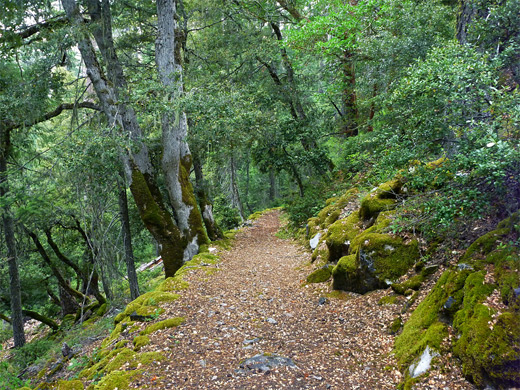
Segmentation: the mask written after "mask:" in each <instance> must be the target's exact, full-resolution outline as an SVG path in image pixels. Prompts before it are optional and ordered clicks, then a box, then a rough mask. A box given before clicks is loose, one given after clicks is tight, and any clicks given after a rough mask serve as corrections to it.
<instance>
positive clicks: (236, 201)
mask: <svg viewBox="0 0 520 390" xmlns="http://www.w3.org/2000/svg"><path fill="white" fill-rule="evenodd" d="M229 165H230V167H229V169H230V171H231V183H230V184H231V188H230V189H231V203H232V204H233V206H234V207H236V208H237V209H238V214H239V215H240V219H241V220H242V222H244V221H245V219H246V217H245V215H244V206H243V205H242V201H241V200H240V193H239V192H238V186H237V177H236V176H237V174H236V166H235V156H234V153H233V151H231V158H230V164H229Z"/></svg>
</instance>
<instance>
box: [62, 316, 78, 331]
mask: <svg viewBox="0 0 520 390" xmlns="http://www.w3.org/2000/svg"><path fill="white" fill-rule="evenodd" d="M75 321H76V316H75V315H74V314H67V315H66V316H65V317H63V320H62V321H61V324H60V328H61V329H69V328H71V327H72V325H74V323H75Z"/></svg>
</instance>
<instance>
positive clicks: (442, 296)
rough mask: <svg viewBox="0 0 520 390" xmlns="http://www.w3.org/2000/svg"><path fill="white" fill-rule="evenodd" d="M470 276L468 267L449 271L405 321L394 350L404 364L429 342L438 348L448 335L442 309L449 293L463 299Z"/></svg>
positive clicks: (458, 299) (407, 363) (402, 365)
mask: <svg viewBox="0 0 520 390" xmlns="http://www.w3.org/2000/svg"><path fill="white" fill-rule="evenodd" d="M467 276H468V272H467V271H462V272H457V271H446V272H444V273H443V274H442V276H441V277H440V279H439V280H438V281H437V283H436V285H435V287H434V288H433V289H432V291H431V292H430V293H429V294H428V295H427V296H426V298H425V299H424V300H423V301H422V302H421V303H420V304H419V306H418V307H417V309H415V311H414V312H413V313H412V315H411V317H410V319H409V320H408V321H407V322H406V323H405V325H404V327H403V331H402V333H401V335H400V336H399V337H398V338H397V339H396V341H395V345H394V352H395V355H396V358H397V360H398V363H399V366H400V367H401V368H403V369H404V368H408V366H409V365H410V364H411V363H412V361H413V360H414V359H415V358H416V357H417V356H419V355H420V354H421V353H422V352H423V351H424V349H425V348H426V346H427V345H428V346H430V348H432V349H435V350H439V349H440V346H441V342H442V340H443V339H444V337H445V336H446V335H447V328H446V324H445V323H443V322H442V321H441V317H440V314H441V311H442V308H443V306H444V304H445V303H446V302H447V300H448V298H449V297H450V296H455V297H456V298H455V301H456V302H459V303H458V304H459V305H460V302H461V300H462V299H461V291H462V288H463V286H464V282H465V280H466V278H467Z"/></svg>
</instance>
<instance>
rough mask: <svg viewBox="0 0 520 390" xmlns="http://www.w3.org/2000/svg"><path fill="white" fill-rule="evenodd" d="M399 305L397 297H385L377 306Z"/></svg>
mask: <svg viewBox="0 0 520 390" xmlns="http://www.w3.org/2000/svg"><path fill="white" fill-rule="evenodd" d="M397 303H398V299H397V295H385V296H384V297H382V298H381V299H380V300H379V301H378V302H377V304H378V305H381V306H385V305H396V304H397Z"/></svg>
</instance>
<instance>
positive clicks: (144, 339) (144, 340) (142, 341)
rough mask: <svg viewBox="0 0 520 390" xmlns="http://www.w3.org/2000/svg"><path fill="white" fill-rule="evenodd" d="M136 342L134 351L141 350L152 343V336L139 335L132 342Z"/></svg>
mask: <svg viewBox="0 0 520 390" xmlns="http://www.w3.org/2000/svg"><path fill="white" fill-rule="evenodd" d="M132 343H133V344H134V351H136V352H137V351H139V350H140V349H141V348H142V347H144V346H146V345H148V344H150V338H149V337H148V336H137V337H135V338H134V341H133V342H132Z"/></svg>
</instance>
